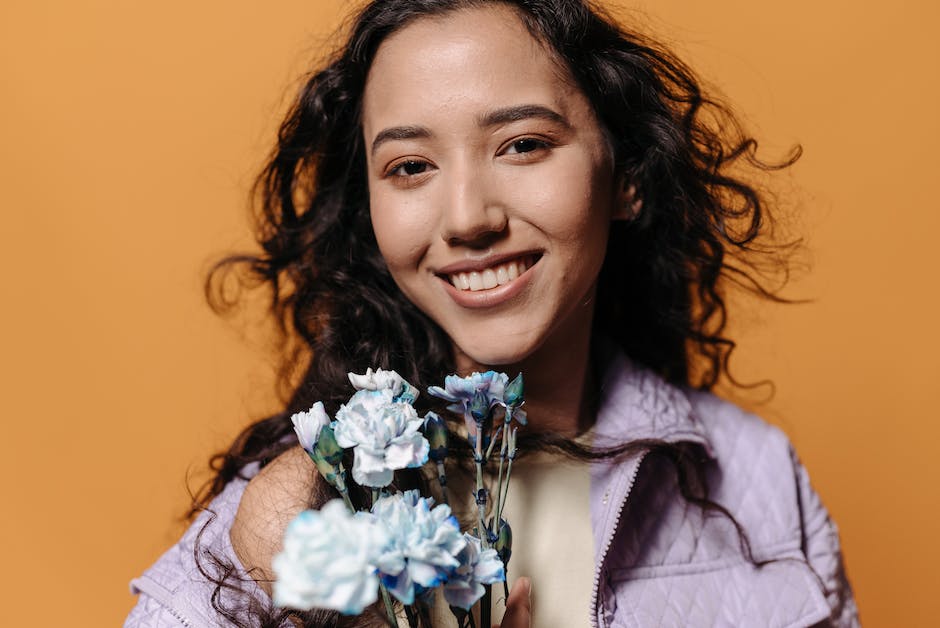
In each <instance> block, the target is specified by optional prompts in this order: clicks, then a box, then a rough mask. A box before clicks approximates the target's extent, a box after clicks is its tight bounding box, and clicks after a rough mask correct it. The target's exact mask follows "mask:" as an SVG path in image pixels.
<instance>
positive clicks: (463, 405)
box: [428, 371, 509, 439]
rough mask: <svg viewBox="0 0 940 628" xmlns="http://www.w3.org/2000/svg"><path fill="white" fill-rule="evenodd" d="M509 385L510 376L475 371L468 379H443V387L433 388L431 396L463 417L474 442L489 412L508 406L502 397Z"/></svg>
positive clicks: (429, 390) (451, 376) (457, 377)
mask: <svg viewBox="0 0 940 628" xmlns="http://www.w3.org/2000/svg"><path fill="white" fill-rule="evenodd" d="M508 382H509V376H508V375H506V374H505V373H497V372H495V371H487V372H485V373H476V372H475V373H471V374H470V376H469V377H459V376H457V375H448V376H447V377H445V378H444V388H441V387H440V386H431V387H430V388H428V394H430V395H431V396H432V397H437V398H439V399H443V400H445V401H449V402H450V405H449V406H447V409H448V410H450V411H451V412H457V413H460V414H463V417H464V421H465V422H466V424H467V433H468V435H469V436H470V438H471V439H475V438H476V434H477V431H478V426H482V424H483V422H484V420H485V418H486V415H487V414H489V412H490V410H492V409H493V408H494V407H495V406H498V405H505V404H503V394H504V392H505V390H506V384H507V383H508Z"/></svg>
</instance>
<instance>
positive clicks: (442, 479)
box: [437, 462, 449, 504]
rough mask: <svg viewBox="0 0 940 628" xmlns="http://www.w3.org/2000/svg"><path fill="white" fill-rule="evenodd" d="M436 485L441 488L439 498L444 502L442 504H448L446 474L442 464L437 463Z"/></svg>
mask: <svg viewBox="0 0 940 628" xmlns="http://www.w3.org/2000/svg"><path fill="white" fill-rule="evenodd" d="M437 483H438V484H439V485H440V487H441V498H442V499H443V500H444V503H445V504H447V503H449V502H448V501H447V474H446V473H445V472H444V463H443V462H438V463H437Z"/></svg>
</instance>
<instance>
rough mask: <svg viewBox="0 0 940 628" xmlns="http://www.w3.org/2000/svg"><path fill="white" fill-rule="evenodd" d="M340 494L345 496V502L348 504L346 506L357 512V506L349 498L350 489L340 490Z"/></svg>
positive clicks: (350, 510)
mask: <svg viewBox="0 0 940 628" xmlns="http://www.w3.org/2000/svg"><path fill="white" fill-rule="evenodd" d="M339 494H340V495H342V496H343V502H344V503H345V504H346V508H348V509H349V512H351V513H352V514H356V507H355V506H353V503H352V500H351V499H349V491H348V490H345V489H344V490H342V491H340V492H339Z"/></svg>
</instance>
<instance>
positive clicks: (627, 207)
mask: <svg viewBox="0 0 940 628" xmlns="http://www.w3.org/2000/svg"><path fill="white" fill-rule="evenodd" d="M617 187H618V189H619V190H620V191H619V193H618V194H617V199H616V200H615V201H614V203H615V204H614V211H613V213H612V214H611V216H610V219H611V220H625V221H627V222H630V221H632V220H635V219H636V217H637V216H639V215H640V210H641V209H642V208H643V199H641V198H639V197H638V195H637V193H636V186H635V185H634V184H632V183H628V182H627V181H626V180H624V181H623V182H621V184H620V185H619V186H617Z"/></svg>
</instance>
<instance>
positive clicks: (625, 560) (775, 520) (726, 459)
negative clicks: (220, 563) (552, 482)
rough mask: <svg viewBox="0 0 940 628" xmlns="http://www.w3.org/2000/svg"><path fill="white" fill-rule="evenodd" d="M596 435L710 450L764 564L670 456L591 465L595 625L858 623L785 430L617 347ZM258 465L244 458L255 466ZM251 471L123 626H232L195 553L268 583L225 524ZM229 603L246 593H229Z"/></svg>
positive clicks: (831, 529)
mask: <svg viewBox="0 0 940 628" xmlns="http://www.w3.org/2000/svg"><path fill="white" fill-rule="evenodd" d="M600 407H601V410H600V412H599V414H598V418H597V423H596V428H595V433H596V439H597V440H596V442H597V444H600V445H603V444H610V443H622V442H624V441H625V440H627V439H659V440H663V441H667V442H674V443H678V442H690V443H694V444H696V445H697V446H700V447H701V450H702V452H703V454H704V455H705V456H706V457H707V459H708V467H707V468H708V471H707V473H708V476H707V477H708V486H709V490H710V495H709V496H710V498H711V499H712V500H714V501H716V502H718V503H720V504H721V505H723V506H724V507H725V508H727V510H728V511H729V512H730V513H731V514H732V515H733V516H734V517H735V519H736V520H737V521H738V523H740V524H741V526H742V527H743V529H744V530H745V531H746V534H747V539H748V541H749V544H750V549H751V553H752V556H753V558H754V559H755V560H756V561H758V562H761V561H766V560H771V559H773V562H769V563H767V564H765V565H764V566H762V567H756V566H755V565H754V564H753V563H752V562H751V561H749V560H748V559H747V558H746V557H745V555H744V554H743V552H742V544H741V541H740V537H739V535H738V533H737V530H736V529H735V527H734V525H733V524H732V523H731V522H730V520H729V519H727V518H726V517H724V516H721V515H718V514H705V513H704V512H703V511H702V510H701V509H700V508H698V507H696V506H691V505H689V504H688V503H687V502H686V501H685V500H684V499H683V498H682V497H681V495H679V493H678V491H677V489H676V483H675V473H674V471H673V470H672V467H671V465H670V464H669V463H668V462H665V461H664V460H663V459H661V458H660V457H659V456H654V455H647V454H646V453H640V454H637V455H635V456H632V457H630V458H627V459H626V460H619V461H617V462H604V463H598V464H595V465H593V466H592V468H591V520H592V524H593V529H594V563H595V571H594V589H593V595H592V600H591V614H590V617H589V618H588V617H585V622H584V623H585V625H588V624H589V623H590V625H591V626H594V627H598V628H617V627H626V626H631V627H633V626H644V627H645V626H760V627H784V626H794V627H795V626H812V625H816V624H821V625H834V626H857V625H858V614H857V610H856V607H855V602H854V600H853V598H852V592H851V589H850V587H849V584H848V582H847V580H846V578H845V571H844V569H843V565H842V557H841V554H840V550H839V537H838V533H837V531H836V527H835V524H834V523H833V522H832V520H831V519H830V518H829V515H828V513H827V512H826V509H825V507H824V506H823V505H822V503H821V502H820V500H819V497H818V496H817V495H816V493H815V492H814V491H813V489H812V488H811V487H810V484H809V479H808V477H807V474H806V470H805V469H804V468H803V467H802V466H801V465H800V463H799V461H798V460H797V458H796V455H795V453H794V451H793V448H792V446H791V445H790V443H789V441H788V440H787V438H786V436H785V435H784V434H783V433H782V432H781V431H780V430H778V429H777V428H775V427H771V426H769V425H767V424H766V423H764V422H763V421H761V420H760V419H759V418H757V417H755V416H753V415H750V414H747V413H745V412H744V411H742V410H740V409H739V408H737V407H736V406H734V405H732V404H730V403H727V402H725V401H722V400H720V399H718V398H717V397H715V396H713V395H711V394H708V393H702V392H695V391H688V390H683V389H679V388H676V387H674V386H671V385H669V384H667V383H665V382H663V381H662V380H661V379H660V378H659V377H657V376H655V375H653V374H651V373H649V372H648V371H645V370H643V369H640V368H637V367H635V366H633V365H632V364H631V363H630V362H629V361H628V360H626V359H624V358H622V357H615V358H614V359H613V361H612V362H611V364H610V366H609V368H608V369H607V372H606V377H605V382H604V385H603V388H602V403H601V406H600ZM255 472H256V468H249V469H246V476H248V477H250V476H251V475H253V474H254V473H255ZM246 483H247V480H242V479H237V480H234V481H232V482H230V483H229V485H228V486H227V487H226V488H225V490H224V491H223V492H222V494H221V495H219V496H218V497H217V498H216V499H215V500H214V501H213V503H212V505H211V508H210V510H209V511H207V512H203V513H202V514H201V515H200V516H199V517H198V518H197V520H196V521H195V522H194V523H193V525H192V526H191V527H190V529H189V530H188V531H187V532H186V534H185V535H184V536H183V538H182V539H181V540H180V541H179V543H177V544H176V545H174V546H173V547H172V548H170V549H169V550H168V551H167V552H166V553H165V554H164V555H163V556H162V557H161V558H160V559H159V560H158V561H157V562H156V563H155V564H154V565H153V566H152V567H150V569H148V570H147V571H146V572H145V573H144V574H143V575H142V576H141V577H139V578H136V579H135V580H133V581H132V582H131V591H132V592H134V593H137V594H139V599H138V602H137V605H136V606H135V607H134V609H133V610H132V611H131V614H130V616H128V618H127V621H126V623H125V627H132V628H136V627H152V628H169V627H171V626H177V627H178V626H180V625H182V626H190V627H207V626H219V625H225V623H226V622H225V620H224V619H223V618H222V617H221V616H220V615H219V614H218V613H217V612H216V611H215V610H214V609H213V607H212V603H211V600H212V596H213V593H214V591H215V587H214V586H213V585H212V584H211V583H210V582H209V581H208V580H207V579H206V578H205V577H204V575H202V573H201V571H200V569H199V568H198V566H197V564H196V559H195V554H194V550H195V549H196V548H195V545H196V539H197V536H198V535H199V534H200V532H201V533H202V536H201V539H200V540H199V544H198V552H199V553H200V555H202V556H206V555H207V554H208V553H209V552H211V553H212V554H214V555H215V556H220V557H222V558H224V559H225V560H227V561H229V562H231V563H232V564H233V565H235V566H236V569H237V570H241V575H242V582H241V584H242V586H243V588H245V589H246V590H247V592H248V593H250V594H252V595H254V596H255V597H257V598H258V599H262V600H266V597H265V594H264V592H263V591H261V589H260V588H259V587H257V585H255V583H254V581H252V580H251V578H250V577H247V576H245V575H244V570H243V569H241V566H240V564H239V562H238V558H237V557H236V556H235V554H234V552H233V550H232V546H231V542H230V540H229V535H228V531H229V528H230V526H231V523H232V521H233V519H234V517H235V512H236V510H237V508H238V502H239V500H240V499H241V495H242V492H243V491H244V488H245V485H246ZM219 594H220V595H221V602H222V604H223V605H232V606H237V605H238V603H239V599H237V598H235V597H233V596H232V594H230V593H229V592H228V591H227V590H224V589H223V590H221V591H220V593H219Z"/></svg>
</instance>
